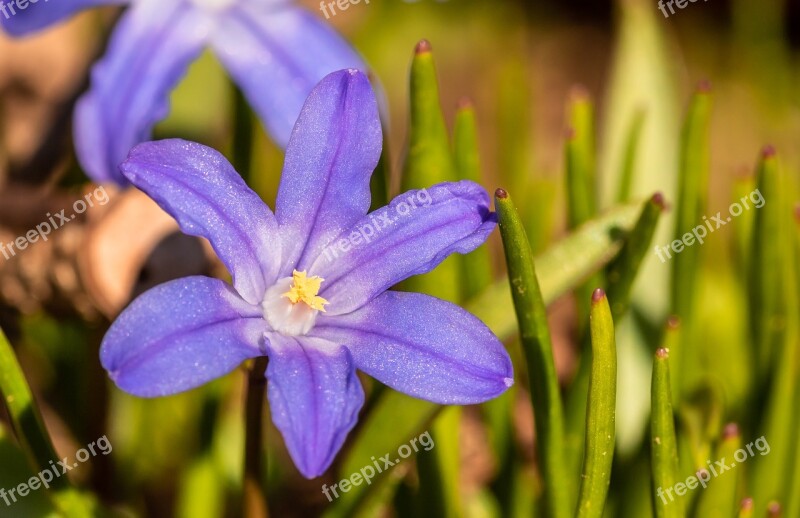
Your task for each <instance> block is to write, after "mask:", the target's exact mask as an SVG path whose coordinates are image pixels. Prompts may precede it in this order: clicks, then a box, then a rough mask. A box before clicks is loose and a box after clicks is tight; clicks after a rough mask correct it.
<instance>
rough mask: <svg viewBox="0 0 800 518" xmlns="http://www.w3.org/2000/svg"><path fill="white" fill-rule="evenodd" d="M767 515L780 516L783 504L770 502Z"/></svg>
mask: <svg viewBox="0 0 800 518" xmlns="http://www.w3.org/2000/svg"><path fill="white" fill-rule="evenodd" d="M767 514H768V515H769V516H780V515H781V504H779V503H778V502H770V503H769V505H767Z"/></svg>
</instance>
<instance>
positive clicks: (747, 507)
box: [739, 496, 753, 511]
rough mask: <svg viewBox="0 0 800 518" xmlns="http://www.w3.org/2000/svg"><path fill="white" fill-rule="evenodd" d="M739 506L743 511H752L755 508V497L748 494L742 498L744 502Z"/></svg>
mask: <svg viewBox="0 0 800 518" xmlns="http://www.w3.org/2000/svg"><path fill="white" fill-rule="evenodd" d="M739 507H740V508H741V509H742V510H743V511H752V510H753V499H752V498H750V497H749V496H748V497H747V498H745V499H744V500H742V503H741V504H739Z"/></svg>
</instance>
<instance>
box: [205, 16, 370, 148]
mask: <svg viewBox="0 0 800 518" xmlns="http://www.w3.org/2000/svg"><path fill="white" fill-rule="evenodd" d="M211 46H212V47H213V48H214V50H215V52H216V54H217V56H218V57H219V59H220V61H222V63H223V64H224V65H225V66H226V68H227V69H228V71H229V73H230V74H231V75H232V76H233V77H234V78H235V79H236V82H237V83H238V84H239V86H240V87H241V89H242V91H243V92H244V94H245V95H246V96H247V98H248V100H249V101H250V104H251V105H252V106H253V107H254V109H255V111H256V112H257V113H258V115H259V117H260V118H261V121H262V122H263V124H264V125H265V126H266V128H267V130H268V131H269V133H270V134H271V135H272V137H273V138H274V139H275V140H276V142H278V144H280V145H281V146H282V147H285V146H286V144H287V143H288V142H289V137H290V135H291V132H292V128H293V127H294V123H295V121H296V120H297V117H298V115H299V114H300V109H301V108H302V107H303V103H304V102H305V100H306V97H307V96H308V94H309V93H310V92H311V90H312V89H313V88H314V86H315V85H316V84H317V83H319V81H320V80H322V78H323V77H325V76H326V75H328V74H330V73H331V72H334V71H336V70H342V69H345V68H357V69H360V70H366V67H365V65H364V62H363V61H362V60H361V58H360V57H359V56H358V54H357V53H356V52H355V51H354V50H353V49H352V48H351V47H350V46H349V45H348V44H347V42H346V41H345V40H344V39H343V38H342V37H341V36H340V35H339V34H337V33H336V31H334V30H333V29H332V28H331V27H330V26H328V25H327V24H325V23H324V22H323V21H322V20H320V19H319V18H317V17H316V16H314V15H312V14H310V13H309V12H307V11H305V10H303V9H300V8H297V7H293V6H291V5H275V3H274V2H265V3H261V2H239V3H238V4H237V5H235V6H233V7H232V8H231V9H230V10H229V11H228V12H227V13H226V14H225V15H224V17H223V19H222V20H221V27H220V30H219V31H217V32H216V35H215V36H214V38H213V41H212V42H211Z"/></svg>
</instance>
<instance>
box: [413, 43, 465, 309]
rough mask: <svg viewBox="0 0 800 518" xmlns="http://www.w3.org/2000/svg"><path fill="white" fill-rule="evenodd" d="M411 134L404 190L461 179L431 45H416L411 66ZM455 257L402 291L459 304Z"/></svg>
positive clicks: (448, 259) (459, 290)
mask: <svg viewBox="0 0 800 518" xmlns="http://www.w3.org/2000/svg"><path fill="white" fill-rule="evenodd" d="M410 109H411V121H410V133H409V147H408V155H407V156H406V161H405V165H404V167H403V175H402V177H401V182H400V183H401V190H402V191H408V190H411V189H424V188H427V187H430V186H431V185H434V184H437V183H441V182H453V181H456V180H457V179H458V176H457V174H456V168H455V163H454V161H453V156H452V152H451V149H450V141H449V137H448V134H447V126H446V124H445V121H444V116H443V115H442V109H441V105H440V102H439V86H438V82H437V79H436V67H435V65H434V61H433V52H432V51H431V45H430V43H428V42H427V41H426V40H422V41H420V42H419V43H418V44H417V47H416V49H415V52H414V58H413V60H412V63H411V85H410ZM460 259H461V258H460V257H458V256H456V255H453V256H450V257H448V258H447V259H445V260H444V261H443V262H442V263H441V264H440V265H439V266H437V267H436V268H435V269H434V270H433V271H432V272H430V273H427V274H425V275H417V276H414V277H412V278H411V279H408V280H407V281H405V282H403V283H402V289H404V290H407V291H416V292H422V293H427V294H429V295H433V296H435V297H438V298H440V299H444V300H449V301H450V302H455V303H458V302H459V301H460V299H461V289H460V287H461V284H460V279H461V261H460Z"/></svg>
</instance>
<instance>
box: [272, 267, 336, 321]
mask: <svg viewBox="0 0 800 518" xmlns="http://www.w3.org/2000/svg"><path fill="white" fill-rule="evenodd" d="M324 280H325V279H323V278H322V277H317V276H313V277H307V276H306V272H298V271H297V270H295V271H293V272H292V285H291V286H290V287H289V291H287V292H286V293H284V294H283V296H284V297H286V298H287V299H289V301H291V303H292V304H297V303H298V302H305V303H306V305H307V306H308V307H310V308H311V309H316V310H318V311H322V312H325V307H324V306H325V304H330V302H328V301H327V300H325V299H323V298H322V297H319V296H317V293H319V287H320V285H321V284H322V281H324Z"/></svg>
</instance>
